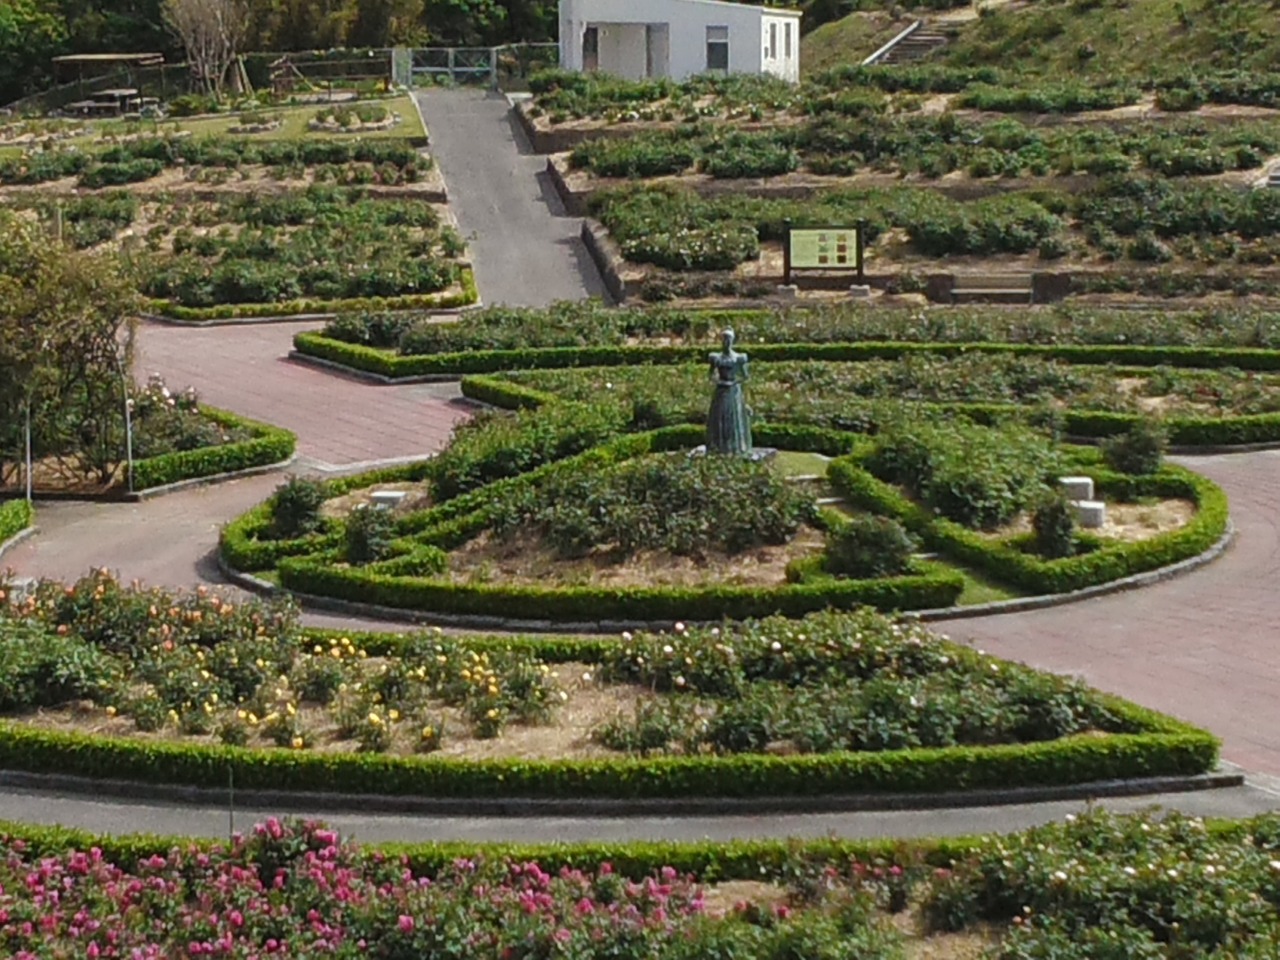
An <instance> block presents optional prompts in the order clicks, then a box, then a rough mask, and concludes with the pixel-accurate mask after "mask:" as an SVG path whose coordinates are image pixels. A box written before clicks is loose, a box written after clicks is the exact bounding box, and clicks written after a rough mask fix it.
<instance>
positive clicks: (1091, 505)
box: [1071, 500, 1107, 530]
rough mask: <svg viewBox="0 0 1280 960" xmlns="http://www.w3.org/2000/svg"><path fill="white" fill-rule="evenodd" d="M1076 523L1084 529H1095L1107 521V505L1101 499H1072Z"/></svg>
mask: <svg viewBox="0 0 1280 960" xmlns="http://www.w3.org/2000/svg"><path fill="white" fill-rule="evenodd" d="M1071 506H1072V507H1073V508H1074V509H1075V512H1076V523H1078V524H1080V526H1081V527H1083V528H1084V529H1085V530H1097V529H1099V528H1101V527H1102V526H1104V525H1105V524H1106V522H1107V505H1106V504H1105V503H1103V502H1102V501H1101V500H1074V501H1072V503H1071Z"/></svg>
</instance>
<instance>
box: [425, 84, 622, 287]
mask: <svg viewBox="0 0 1280 960" xmlns="http://www.w3.org/2000/svg"><path fill="white" fill-rule="evenodd" d="M417 97H418V103H419V104H420V105H421V107H422V115H423V118H424V119H425V120H426V122H427V130H428V131H429V132H430V137H431V146H430V152H431V155H432V157H434V158H435V161H436V163H438V164H439V165H440V171H441V172H442V173H443V174H444V179H445V182H446V183H447V184H448V185H449V206H450V207H451V208H452V210H453V212H454V214H455V216H457V218H458V223H459V225H460V226H461V228H462V233H463V235H464V236H465V237H466V238H467V243H468V244H469V245H470V248H471V255H472V260H473V262H474V265H475V270H476V280H477V282H478V283H479V286H480V295H481V297H482V298H483V300H484V302H485V303H487V304H499V303H508V304H521V305H524V306H544V305H546V304H548V303H551V302H553V301H556V300H581V299H583V298H585V297H600V298H602V299H603V298H605V297H606V296H607V294H606V292H605V289H604V284H603V283H602V282H601V280H600V275H599V272H598V271H597V270H596V267H595V264H594V263H593V262H592V261H591V258H590V256H588V254H587V250H586V248H585V247H584V246H583V245H582V241H581V240H580V239H579V231H580V229H581V226H582V221H581V220H579V219H577V218H573V217H567V216H565V212H564V206H563V205H562V204H561V203H560V199H559V197H558V196H557V195H556V192H555V190H554V188H553V187H552V186H551V184H550V181H549V180H548V179H547V176H546V166H547V158H546V157H543V156H538V155H537V154H535V153H533V151H532V150H531V149H530V147H529V144H528V142H527V140H526V138H525V137H524V135H523V133H522V132H521V131H520V130H519V129H518V128H517V127H516V126H515V125H514V123H513V122H512V119H511V115H510V110H511V108H510V104H509V103H508V102H507V98H506V97H505V96H504V95H503V94H500V93H494V92H488V91H481V90H471V89H460V90H429V91H422V92H419V93H418V94H417Z"/></svg>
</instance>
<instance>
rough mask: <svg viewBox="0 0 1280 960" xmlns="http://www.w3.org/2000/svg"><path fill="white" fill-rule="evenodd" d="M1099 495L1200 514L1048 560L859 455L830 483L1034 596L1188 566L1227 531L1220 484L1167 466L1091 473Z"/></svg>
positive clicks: (839, 463) (839, 467) (832, 470)
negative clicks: (964, 519)
mask: <svg viewBox="0 0 1280 960" xmlns="http://www.w3.org/2000/svg"><path fill="white" fill-rule="evenodd" d="M1087 469H1088V472H1089V474H1090V475H1091V476H1092V477H1093V478H1094V484H1095V487H1096V489H1097V491H1098V493H1099V494H1100V495H1105V496H1107V497H1110V498H1111V499H1119V500H1128V499H1134V498H1136V497H1143V496H1156V497H1164V498H1170V497H1179V498H1185V499H1188V500H1191V501H1192V502H1194V503H1195V504H1196V506H1197V508H1198V509H1197V511H1196V515H1195V517H1194V518H1192V520H1191V522H1190V523H1188V524H1187V525H1186V526H1184V527H1182V528H1180V529H1178V530H1174V531H1171V532H1169V533H1164V534H1160V535H1158V536H1155V537H1152V538H1151V539H1149V540H1141V541H1137V542H1133V543H1117V544H1113V545H1107V546H1103V547H1100V548H1098V549H1096V550H1093V551H1090V552H1088V553H1084V554H1081V555H1079V556H1074V557H1067V558H1065V559H1062V560H1045V559H1042V558H1040V557H1037V556H1035V555H1033V554H1029V553H1024V552H1022V551H1021V550H1018V549H1016V548H1015V547H1013V546H1010V545H1008V544H1006V543H1002V542H1000V541H998V540H993V539H990V538H988V537H984V536H982V535H981V534H978V533H976V532H974V531H973V530H969V529H967V528H965V527H963V526H961V525H960V524H958V523H953V522H952V521H950V520H946V519H943V518H941V517H938V516H935V515H934V514H933V513H932V512H930V511H929V510H926V509H925V508H924V507H921V506H919V505H918V504H916V503H914V502H913V501H911V500H910V499H908V498H907V497H906V496H905V495H904V494H902V493H901V492H900V491H899V490H898V489H897V488H896V487H894V486H892V485H890V484H888V483H885V482H883V481H881V480H878V479H877V478H875V477H873V476H872V475H871V474H870V473H868V472H867V471H866V470H864V469H862V467H861V466H860V465H859V461H858V456H857V454H854V455H851V456H849V457H844V458H841V459H838V460H834V461H832V463H831V466H830V467H829V468H828V471H827V477H828V479H829V480H830V481H831V483H832V485H833V486H834V487H835V488H836V489H837V490H838V491H840V493H841V494H843V495H844V496H845V497H847V498H848V500H849V501H850V502H851V503H854V504H856V505H858V506H861V507H864V508H865V509H868V510H872V511H874V512H876V513H882V514H886V515H888V516H891V517H896V518H897V519H898V520H899V521H901V522H902V524H903V525H904V526H906V527H907V529H908V530H910V531H911V532H913V533H915V534H916V535H917V536H919V537H920V538H921V539H922V540H923V541H924V542H925V543H926V544H928V545H929V546H930V547H932V548H933V549H935V550H938V551H939V552H941V553H944V554H946V555H947V556H948V557H950V558H951V559H953V560H956V561H959V562H960V563H963V564H966V565H968V566H971V567H974V568H976V569H978V570H981V571H983V572H984V573H987V574H989V575H990V576H992V577H994V578H996V579H997V580H1000V581H1003V582H1005V583H1007V584H1010V585H1011V586H1016V587H1019V588H1021V589H1024V590H1027V591H1029V592H1031V593H1037V594H1055V593H1069V592H1071V591H1073V590H1082V589H1084V588H1086V587H1093V586H1098V585H1100V584H1104V583H1110V582H1112V581H1114V580H1119V579H1122V578H1124V577H1130V576H1133V575H1135V574H1139V573H1145V572H1147V571H1150V570H1156V569H1159V568H1160V567H1164V566H1168V565H1169V564H1172V563H1177V562H1178V561H1180V560H1187V559H1189V558H1191V557H1194V556H1197V555H1199V554H1201V553H1203V552H1204V551H1206V550H1208V549H1209V548H1210V547H1212V546H1213V545H1214V544H1215V543H1217V542H1218V541H1219V540H1220V539H1221V538H1222V536H1223V535H1224V534H1225V533H1226V530H1227V519H1228V516H1227V496H1226V494H1225V493H1223V492H1222V490H1221V488H1219V487H1218V486H1217V485H1216V484H1214V483H1212V482H1211V481H1209V480H1207V479H1205V478H1204V477H1201V476H1199V475H1198V474H1195V473H1192V472H1191V471H1190V470H1184V469H1183V468H1181V467H1176V466H1172V465H1166V466H1164V467H1162V468H1161V470H1160V472H1159V473H1156V474H1152V475H1150V476H1127V475H1124V474H1119V473H1114V472H1112V471H1110V470H1106V469H1104V468H1102V467H1101V466H1096V465H1092V464H1091V465H1089V466H1088V468H1087Z"/></svg>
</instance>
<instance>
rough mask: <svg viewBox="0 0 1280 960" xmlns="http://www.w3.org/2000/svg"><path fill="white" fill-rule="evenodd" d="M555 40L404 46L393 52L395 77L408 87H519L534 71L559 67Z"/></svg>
mask: <svg viewBox="0 0 1280 960" xmlns="http://www.w3.org/2000/svg"><path fill="white" fill-rule="evenodd" d="M559 63H560V47H559V45H558V44H555V43H517V44H508V45H506V46H501V47H419V48H417V49H412V50H411V49H408V48H404V47H400V48H397V49H396V50H394V51H392V55H391V72H392V80H393V81H394V82H395V83H396V84H398V85H400V86H404V87H415V86H430V85H434V84H437V83H441V82H447V83H468V84H482V85H485V86H491V87H502V88H504V89H509V88H511V87H513V86H514V87H519V86H521V85H522V83H523V81H524V80H525V79H527V78H528V76H529V74H530V73H536V72H537V71H538V70H545V69H546V68H548V67H554V66H557V65H558V64H559Z"/></svg>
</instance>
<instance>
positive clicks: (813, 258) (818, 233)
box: [788, 227, 862, 270]
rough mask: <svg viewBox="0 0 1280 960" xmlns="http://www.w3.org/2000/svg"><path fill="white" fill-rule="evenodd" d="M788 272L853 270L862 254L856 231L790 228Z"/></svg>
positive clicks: (846, 228)
mask: <svg viewBox="0 0 1280 960" xmlns="http://www.w3.org/2000/svg"><path fill="white" fill-rule="evenodd" d="M788 242H789V246H790V251H789V252H790V254H791V269H792V270H857V269H858V267H859V266H860V258H859V255H860V254H861V253H862V251H861V249H860V244H859V243H858V230H857V228H856V227H833V228H825V227H824V228H818V229H810V228H805V229H796V228H794V227H793V228H792V229H791V232H790V234H789V237H788Z"/></svg>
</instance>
